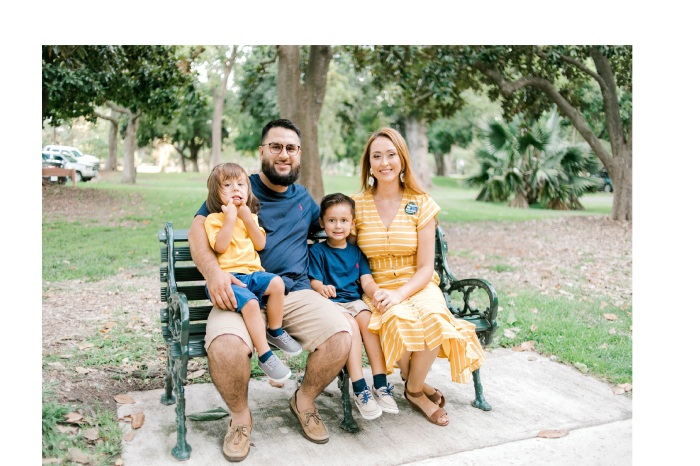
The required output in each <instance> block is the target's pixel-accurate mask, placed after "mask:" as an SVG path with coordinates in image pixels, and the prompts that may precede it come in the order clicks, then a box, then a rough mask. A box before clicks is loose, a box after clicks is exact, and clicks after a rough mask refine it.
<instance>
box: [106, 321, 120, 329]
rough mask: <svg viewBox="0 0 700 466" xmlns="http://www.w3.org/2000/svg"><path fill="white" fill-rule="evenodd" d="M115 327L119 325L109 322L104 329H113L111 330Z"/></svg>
mask: <svg viewBox="0 0 700 466" xmlns="http://www.w3.org/2000/svg"><path fill="white" fill-rule="evenodd" d="M115 325H117V323H116V322H114V321H111V322H107V323H106V324H104V328H106V329H111V328H112V327H114V326H115Z"/></svg>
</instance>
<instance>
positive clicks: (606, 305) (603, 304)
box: [600, 301, 608, 309]
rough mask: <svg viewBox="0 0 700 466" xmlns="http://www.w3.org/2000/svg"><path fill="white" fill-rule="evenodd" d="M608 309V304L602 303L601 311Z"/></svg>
mask: <svg viewBox="0 0 700 466" xmlns="http://www.w3.org/2000/svg"><path fill="white" fill-rule="evenodd" d="M606 307H608V303H606V302H605V301H603V302H602V303H600V308H601V309H605V308H606Z"/></svg>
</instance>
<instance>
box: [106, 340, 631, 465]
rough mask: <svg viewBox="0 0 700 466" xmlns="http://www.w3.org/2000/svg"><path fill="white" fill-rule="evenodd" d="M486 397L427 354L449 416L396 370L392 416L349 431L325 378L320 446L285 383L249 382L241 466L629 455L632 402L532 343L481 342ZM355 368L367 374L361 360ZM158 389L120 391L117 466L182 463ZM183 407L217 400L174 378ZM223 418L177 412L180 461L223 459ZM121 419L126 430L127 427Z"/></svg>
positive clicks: (622, 459) (605, 461) (605, 460)
mask: <svg viewBox="0 0 700 466" xmlns="http://www.w3.org/2000/svg"><path fill="white" fill-rule="evenodd" d="M481 372H482V374H481V380H482V384H483V386H484V394H485V398H486V400H487V401H488V402H489V403H490V404H491V406H492V407H493V410H492V411H489V412H484V411H481V410H478V409H476V408H473V407H471V405H470V402H471V400H472V399H473V398H474V387H473V386H472V385H471V384H470V385H459V384H455V383H453V382H451V381H450V376H449V366H448V364H447V361H446V360H444V359H439V360H438V361H437V362H436V363H435V365H434V367H433V370H432V371H431V372H430V374H429V375H428V383H430V384H432V385H434V386H435V387H437V388H439V389H440V390H441V391H442V392H443V394H444V395H445V398H446V399H447V405H446V406H445V410H446V411H447V412H448V414H449V416H450V424H449V425H448V426H447V427H439V426H435V425H432V424H430V423H429V422H428V421H427V420H426V419H425V418H424V417H423V416H422V415H421V414H420V413H418V412H416V411H413V410H412V409H411V407H410V406H409V405H408V403H407V402H406V400H405V398H403V388H404V387H403V383H402V382H401V379H400V377H399V376H398V374H397V373H394V374H392V375H390V376H389V381H390V382H391V383H394V384H396V392H395V393H396V394H397V396H396V400H397V403H398V405H399V409H400V412H399V414H386V413H385V414H383V415H382V416H381V417H379V418H378V419H376V420H373V421H366V420H364V419H362V417H361V416H360V415H359V413H358V412H357V410H355V411H354V413H353V414H354V416H355V419H356V420H357V422H358V424H359V425H360V432H358V433H356V434H350V433H347V432H345V431H344V430H342V429H341V428H340V426H339V423H340V421H341V419H342V411H341V402H340V391H339V389H338V388H337V384H336V383H335V382H334V383H332V384H331V385H329V386H328V388H327V389H326V390H325V391H324V393H323V395H321V396H320V397H319V398H318V399H317V402H316V404H317V406H318V408H319V411H320V413H321V417H322V418H323V420H324V421H325V423H326V425H327V427H328V429H329V431H330V436H331V438H330V441H329V442H328V443H326V444H324V445H317V444H314V443H312V442H309V441H308V440H306V439H305V438H304V437H302V435H301V427H300V425H299V423H298V421H297V420H296V418H295V417H294V415H293V414H292V413H291V412H290V410H289V398H290V397H291V396H292V394H293V393H294V390H295V386H296V383H295V382H294V381H292V380H289V381H287V382H286V384H285V386H284V387H283V388H274V387H272V386H271V385H270V384H269V383H268V381H267V380H251V384H250V392H249V393H250V405H251V409H252V411H253V418H254V422H253V433H252V436H251V440H252V446H251V450H250V454H249V455H248V458H246V460H245V461H244V462H243V464H252V465H255V464H265V465H275V464H278V465H279V466H297V465H299V466H306V465H310V464H323V465H325V466H334V465H338V466H340V465H343V466H344V465H347V464H361V465H387V466H388V465H421V466H427V465H438V464H439V465H477V464H479V465H480V464H485V463H489V464H495V465H503V464H505V465H545V464H552V465H559V464H566V465H567V466H576V465H582V466H583V465H585V466H591V465H615V466H624V465H630V464H632V401H631V400H630V399H629V398H627V397H626V396H624V395H614V394H613V392H612V387H611V386H609V385H608V384H605V383H603V382H600V381H599V380H597V379H595V378H593V377H590V376H586V375H585V374H582V373H581V372H579V371H577V370H576V369H573V368H572V367H569V366H567V365H564V364H561V363H556V362H553V361H551V360H549V359H548V358H546V357H543V356H540V355H538V354H536V353H532V352H521V353H520V352H514V351H512V350H509V349H496V350H494V351H492V352H488V353H487V356H486V364H485V365H484V366H483V367H482V369H481ZM365 376H366V378H367V380H368V381H371V374H370V372H369V369H366V372H365ZM162 393H163V391H162V390H151V391H147V392H132V393H129V395H130V396H131V397H132V398H134V400H136V403H134V404H128V405H120V406H119V408H118V415H119V417H123V416H125V415H127V414H131V413H136V412H139V411H141V412H143V413H144V414H145V422H144V425H143V427H141V428H140V429H138V430H136V431H135V434H136V435H135V437H134V438H133V440H131V441H129V442H125V444H124V448H123V454H122V458H123V460H124V464H125V465H126V466H132V465H148V466H159V465H174V464H183V463H182V462H180V461H177V460H176V459H174V458H173V457H172V456H171V454H170V450H171V449H172V448H173V446H174V445H175V442H176V436H177V434H176V423H175V406H174V405H171V406H164V405H162V404H160V396H161V394H162ZM185 396H186V413H187V414H191V413H196V412H200V411H206V410H209V409H213V408H216V407H222V408H226V405H225V404H224V402H223V401H222V399H221V397H220V396H219V394H218V392H217V391H216V389H215V388H214V386H213V385H211V384H196V385H190V386H187V387H185ZM228 421H229V417H228V416H226V417H224V418H222V419H219V420H216V421H206V422H196V421H191V420H189V419H188V420H187V441H188V443H189V444H190V445H191V446H192V454H191V457H190V459H189V460H188V461H186V462H185V464H191V465H224V464H230V463H229V462H228V461H226V459H225V458H224V457H223V455H222V454H221V444H222V441H223V437H224V435H225V433H226V427H227V425H228ZM125 429H126V430H129V429H130V428H129V427H128V425H125ZM542 430H566V431H569V434H568V435H567V436H565V437H562V438H558V439H544V438H538V437H537V434H538V432H540V431H542Z"/></svg>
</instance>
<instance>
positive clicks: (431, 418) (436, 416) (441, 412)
mask: <svg viewBox="0 0 700 466" xmlns="http://www.w3.org/2000/svg"><path fill="white" fill-rule="evenodd" d="M407 395H408V396H412V397H413V398H420V397H421V396H426V395H425V393H423V391H420V392H417V393H412V392H409V391H408V390H404V392H403V396H404V398H406V401H408V404H409V405H411V408H413V409H415V410H416V411H418V412H420V413H421V414H422V415H423V416H425V418H426V419H427V420H428V421H430V422H431V423H433V424H435V425H436V426H440V427H444V426H446V425H447V424H449V423H450V420H449V419H448V420H447V422H445V423H440V422H438V419H440V418H441V417H443V416H444V415H446V414H447V412H446V411H445V410H444V409H442V408H438V409H437V410H436V411H435V412H434V413H433V414H431V415H430V416H428V413H426V412H425V411H423V410H422V409H421V407H420V406H418V405H417V404H415V403H414V402H413V401H411V400H409V399H408V396H407ZM426 398H427V397H426Z"/></svg>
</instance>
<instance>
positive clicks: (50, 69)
mask: <svg viewBox="0 0 700 466" xmlns="http://www.w3.org/2000/svg"><path fill="white" fill-rule="evenodd" d="M188 53H189V51H188V50H187V49H179V48H178V47H175V46H162V45H76V46H68V45H63V46H61V45H43V46H42V123H43V122H45V121H47V120H48V121H49V123H50V124H51V125H58V124H60V123H61V122H63V121H64V120H68V119H72V118H76V117H79V116H82V117H85V118H86V119H87V120H88V121H94V120H95V118H96V117H97V114H96V113H95V112H96V110H98V108H99V107H109V108H111V109H112V110H114V111H116V112H119V113H121V114H124V115H127V116H128V118H129V120H128V124H127V132H126V135H127V136H126V138H127V140H126V143H125V152H124V164H123V166H124V172H123V175H122V181H123V182H129V183H133V182H135V180H136V170H135V166H134V152H135V150H136V143H135V140H136V132H137V130H138V124H139V119H140V117H141V116H142V115H143V114H144V113H148V114H149V115H151V116H152V117H153V118H162V119H168V118H172V115H173V114H174V113H175V111H176V110H177V108H178V107H179V103H180V95H181V93H182V91H183V89H184V88H185V86H187V85H188V84H190V83H191V81H192V79H193V76H192V75H191V74H190V70H189V64H190V60H191V55H192V54H189V55H188Z"/></svg>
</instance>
